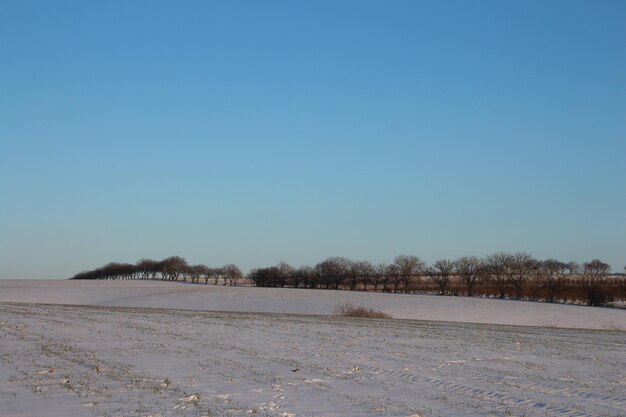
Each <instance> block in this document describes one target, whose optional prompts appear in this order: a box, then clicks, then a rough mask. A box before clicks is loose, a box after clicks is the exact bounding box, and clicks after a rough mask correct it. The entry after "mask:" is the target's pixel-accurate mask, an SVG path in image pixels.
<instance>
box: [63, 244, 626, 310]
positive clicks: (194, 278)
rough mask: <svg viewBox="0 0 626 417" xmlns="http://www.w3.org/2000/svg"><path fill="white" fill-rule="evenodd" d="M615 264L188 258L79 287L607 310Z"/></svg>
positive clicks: (514, 258) (618, 279)
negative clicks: (120, 285) (266, 290)
mask: <svg viewBox="0 0 626 417" xmlns="http://www.w3.org/2000/svg"><path fill="white" fill-rule="evenodd" d="M610 272H611V271H610V267H609V265H608V264H606V263H604V262H602V261H600V260H598V259H594V260H592V261H590V262H585V263H583V264H582V265H579V264H577V263H576V262H567V263H566V262H561V261H558V260H555V259H548V260H543V261H542V260H537V259H535V258H533V257H532V256H530V255H529V254H527V253H524V252H520V253H513V254H511V253H505V252H499V253H495V254H492V255H488V256H486V257H484V258H479V257H476V256H465V257H462V258H459V259H456V260H449V259H440V260H438V261H436V262H434V263H433V264H432V265H430V266H428V265H426V263H425V262H424V261H422V260H421V259H419V258H418V257H417V256H414V255H399V256H397V257H396V258H395V259H394V261H393V263H391V264H385V263H382V264H378V265H374V264H372V263H371V262H368V261H353V260H350V259H347V258H343V257H331V258H327V259H325V260H324V261H322V262H319V263H318V264H316V265H315V266H302V267H299V268H294V267H292V266H290V265H289V264H287V263H285V262H281V263H279V264H278V265H276V266H270V267H267V268H256V269H253V270H252V271H250V273H249V274H248V275H247V276H246V277H245V278H244V276H243V274H242V272H241V270H240V269H239V268H238V267H237V266H236V265H233V264H228V265H225V266H223V267H218V268H210V267H208V266H206V265H189V264H188V263H187V261H186V260H185V259H184V258H181V257H180V256H171V257H169V258H166V259H163V260H161V261H154V260H151V259H141V260H140V261H138V262H137V263H136V264H128V263H115V262H113V263H109V264H107V265H105V266H103V267H101V268H97V269H94V270H91V271H84V272H81V273H79V274H76V275H75V276H74V277H73V278H72V279H156V280H168V281H184V282H186V281H188V282H191V283H201V282H202V283H205V284H209V283H212V284H215V285H217V284H218V283H220V282H221V283H222V284H223V285H235V283H237V282H241V283H248V284H250V285H255V286H257V287H292V288H315V289H344V290H351V291H378V292H393V293H398V292H402V293H407V294H409V293H411V294H441V295H457V296H468V297H497V298H511V299H518V300H533V301H546V302H551V303H555V302H559V303H584V304H586V305H590V306H602V305H607V304H610V303H612V302H613V301H626V277H625V275H624V274H622V275H611V274H610Z"/></svg>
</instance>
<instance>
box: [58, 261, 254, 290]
mask: <svg viewBox="0 0 626 417" xmlns="http://www.w3.org/2000/svg"><path fill="white" fill-rule="evenodd" d="M242 278H243V273H242V272H241V269H239V267H238V266H237V265H234V264H227V265H224V266H222V267H217V268H211V267H208V266H206V265H201V264H200V265H189V264H188V263H187V261H186V260H185V258H181V257H180V256H170V257H169V258H165V259H163V260H161V261H154V260H152V259H141V260H139V261H138V262H137V263H136V264H129V263H118V262H111V263H108V264H106V265H104V266H103V267H100V268H96V269H94V270H91V271H83V272H80V273H78V274H76V275H74V276H73V277H72V278H70V279H157V280H163V281H179V280H180V281H183V282H186V281H190V282H192V283H200V282H204V283H205V284H208V283H209V281H211V282H212V283H213V284H215V285H217V284H218V283H219V282H222V283H223V284H224V285H234V284H235V282H237V281H238V280H241V279H242Z"/></svg>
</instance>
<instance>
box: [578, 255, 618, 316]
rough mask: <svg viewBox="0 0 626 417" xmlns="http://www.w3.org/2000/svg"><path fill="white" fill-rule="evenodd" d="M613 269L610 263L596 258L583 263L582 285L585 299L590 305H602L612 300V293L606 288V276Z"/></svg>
mask: <svg viewBox="0 0 626 417" xmlns="http://www.w3.org/2000/svg"><path fill="white" fill-rule="evenodd" d="M610 271H611V267H610V266H609V264H606V263H604V262H602V261H601V260H599V259H594V260H592V261H590V262H586V263H584V264H583V271H582V276H581V277H580V280H579V282H580V286H581V289H582V291H583V295H584V301H585V303H586V304H587V305H588V306H602V305H606V304H607V303H609V302H610V301H611V295H610V294H609V293H608V292H607V291H606V289H605V288H604V284H605V281H606V276H607V275H608V273H609V272H610Z"/></svg>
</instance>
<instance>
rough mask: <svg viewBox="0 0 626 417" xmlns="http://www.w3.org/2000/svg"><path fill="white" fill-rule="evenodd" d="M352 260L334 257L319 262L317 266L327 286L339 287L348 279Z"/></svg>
mask: <svg viewBox="0 0 626 417" xmlns="http://www.w3.org/2000/svg"><path fill="white" fill-rule="evenodd" d="M349 264H350V261H349V260H348V259H346V258H343V257H332V258H327V259H326V260H324V261H322V262H320V263H318V264H317V265H316V266H315V268H316V269H317V270H318V272H319V274H320V278H321V280H322V283H323V284H324V285H325V286H326V288H331V287H332V288H334V289H336V290H338V289H339V287H340V286H341V285H343V284H344V283H345V281H346V277H347V275H348V265H349Z"/></svg>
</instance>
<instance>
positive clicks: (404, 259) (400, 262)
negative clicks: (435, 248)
mask: <svg viewBox="0 0 626 417" xmlns="http://www.w3.org/2000/svg"><path fill="white" fill-rule="evenodd" d="M393 263H394V265H395V266H396V272H397V274H398V276H399V278H400V281H402V285H403V287H404V292H405V293H408V292H409V289H410V283H411V280H412V279H413V278H415V277H416V276H417V275H418V274H420V273H421V272H422V271H423V270H424V267H425V266H426V264H425V263H424V261H422V260H421V259H420V258H418V257H417V256H414V255H398V256H396V259H394V261H393ZM394 292H395V289H394Z"/></svg>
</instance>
